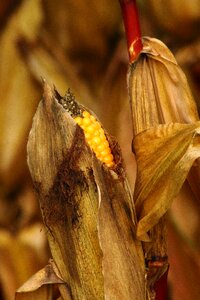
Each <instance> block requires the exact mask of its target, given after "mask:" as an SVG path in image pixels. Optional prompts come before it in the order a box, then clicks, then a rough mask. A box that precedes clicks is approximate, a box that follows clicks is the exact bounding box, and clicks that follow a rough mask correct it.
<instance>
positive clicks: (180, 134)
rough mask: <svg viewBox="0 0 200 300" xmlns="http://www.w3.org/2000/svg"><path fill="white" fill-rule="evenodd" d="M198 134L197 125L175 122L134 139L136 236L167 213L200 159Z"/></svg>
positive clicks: (199, 128) (198, 128)
mask: <svg viewBox="0 0 200 300" xmlns="http://www.w3.org/2000/svg"><path fill="white" fill-rule="evenodd" d="M199 133H200V122H197V123H195V124H190V125H186V124H177V123H176V124H168V125H159V126H158V127H157V128H150V129H148V130H146V131H144V132H142V133H140V134H138V135H137V136H136V137H135V139H134V148H135V152H136V158H137V164H138V174H137V180H136V189H135V195H134V197H135V203H136V210H137V212H138V218H139V222H138V226H137V235H138V236H139V237H141V236H142V235H143V234H145V233H147V232H148V231H149V230H150V229H151V228H152V227H153V226H154V225H155V224H157V223H158V221H159V219H160V218H161V217H162V216H163V215H164V214H165V213H166V211H167V210H168V208H169V207H170V205H171V203H172V200H173V199H174V197H175V196H176V195H177V194H178V192H179V190H180V188H181V186H182V184H183V183H184V181H185V179H186V177H187V174H188V172H189V170H190V168H191V166H192V164H193V163H194V161H195V159H197V158H198V157H199V156H200V137H199ZM152 166H153V170H152Z"/></svg>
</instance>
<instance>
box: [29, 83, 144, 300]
mask: <svg viewBox="0 0 200 300" xmlns="http://www.w3.org/2000/svg"><path fill="white" fill-rule="evenodd" d="M110 142H111V147H113V151H114V152H113V154H114V156H115V159H117V160H118V163H117V164H116V167H115V169H114V170H109V169H108V168H107V167H106V166H105V165H102V163H101V162H100V161H98V159H97V158H96V157H95V155H94V154H93V152H92V151H91V149H90V148H89V146H88V145H87V144H86V141H85V138H84V134H83V131H82V129H81V128H80V127H79V126H78V125H77V124H76V123H75V121H74V120H73V119H72V117H71V116H70V115H69V114H68V113H67V112H66V111H65V110H64V109H63V108H62V106H61V105H60V104H58V102H57V101H56V99H55V94H54V91H53V90H52V89H51V88H50V87H49V86H48V85H47V84H45V85H44V98H43V100H42V101H41V103H40V104H39V107H38V109H37V112H36V115H35V117H34V122H33V127H32V130H31V132H30V136H29V142H28V163H29V168H30V172H31V175H32V178H33V181H34V184H35V188H36V190H37V192H38V196H39V200H40V206H41V210H42V215H43V220H44V223H45V226H46V228H47V233H48V240H49V244H50V248H51V252H52V256H53V259H54V261H55V263H56V265H57V267H58V270H59V272H60V274H61V277H62V279H63V281H64V282H66V283H67V285H68V286H69V288H70V290H71V294H72V298H74V299H81V300H83V299H87V300H89V299H91V300H93V299H104V298H112V299H114V298H116V299H127V300H128V299H133V298H134V299H138V300H139V299H144V298H145V283H144V258H143V254H142V248H141V244H140V242H138V241H136V238H135V225H136V220H135V212H134V208H133V203H132V197H131V193H130V192H129V188H128V184H127V180H126V177H125V174H124V171H123V168H122V165H121V154H120V152H119V149H118V146H117V144H116V142H114V141H110ZM112 144H113V146H112Z"/></svg>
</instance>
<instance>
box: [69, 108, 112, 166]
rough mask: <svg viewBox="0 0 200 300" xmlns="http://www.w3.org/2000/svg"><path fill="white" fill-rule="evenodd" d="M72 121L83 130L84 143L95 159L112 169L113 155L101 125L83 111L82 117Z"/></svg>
mask: <svg viewBox="0 0 200 300" xmlns="http://www.w3.org/2000/svg"><path fill="white" fill-rule="evenodd" d="M74 120H75V121H76V123H77V124H78V125H79V126H80V127H81V128H82V129H83V131H84V135H85V138H86V141H87V143H88V144H89V145H90V147H91V149H92V150H93V151H94V153H95V154H96V157H97V158H98V159H99V160H101V161H102V162H103V163H105V164H106V165H107V166H108V167H112V166H113V165H114V160H113V155H112V153H111V149H110V146H109V143H108V141H107V138H106V135H105V133H104V130H103V128H102V127H101V124H100V123H99V122H98V121H97V120H96V119H95V117H94V116H92V115H91V114H90V113H89V112H88V111H83V113H82V117H76V118H75V119H74Z"/></svg>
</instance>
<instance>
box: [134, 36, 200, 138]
mask: <svg viewBox="0 0 200 300" xmlns="http://www.w3.org/2000/svg"><path fill="white" fill-rule="evenodd" d="M143 43H144V47H143V51H142V54H141V56H140V57H139V59H138V61H137V62H136V63H135V64H133V65H131V66H130V69H129V74H128V84H129V96H130V99H131V109H132V120H133V135H134V136H135V135H136V134H138V133H139V132H141V131H143V130H145V129H148V128H150V127H152V126H156V125H157V124H165V123H171V122H178V123H193V122H196V121H198V119H199V117H198V112H197V109H196V104H195V101H194V99H193V97H192V94H191V91H190V88H189V86H188V83H187V79H186V77H185V75H184V73H183V72H182V70H181V68H180V67H179V66H178V64H177V62H176V60H175V58H174V56H173V55H172V53H171V52H170V50H169V49H168V48H167V47H166V46H165V45H164V44H163V43H162V42H161V41H159V40H157V39H154V38H147V37H145V38H143Z"/></svg>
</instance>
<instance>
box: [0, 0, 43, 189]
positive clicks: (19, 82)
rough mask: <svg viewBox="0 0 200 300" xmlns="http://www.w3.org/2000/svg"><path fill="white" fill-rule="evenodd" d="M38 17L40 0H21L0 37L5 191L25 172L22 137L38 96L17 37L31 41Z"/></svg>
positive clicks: (0, 171) (0, 172)
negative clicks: (22, 0)
mask: <svg viewBox="0 0 200 300" xmlns="http://www.w3.org/2000/svg"><path fill="white" fill-rule="evenodd" d="M42 18H43V15H42V6H41V1H40V0H36V1H35V0H31V1H24V2H23V3H22V4H21V5H20V6H19V8H18V10H16V11H15V12H14V13H13V15H12V17H11V18H10V20H9V22H8V23H7V26H6V28H5V30H4V31H3V32H2V34H1V37H0V43H1V48H0V57H1V60H0V90H1V110H0V135H1V140H0V156H1V160H0V177H1V183H2V184H3V185H4V186H5V188H6V189H8V190H9V188H12V187H13V185H15V184H16V182H18V181H19V180H20V178H21V177H22V175H24V173H25V172H26V171H27V168H26V161H25V159H24V157H25V153H26V150H25V149H26V138H27V135H28V131H29V128H30V125H31V120H32V116H33V114H34V111H35V109H36V106H37V104H38V102H37V99H38V98H39V90H38V89H37V88H36V85H35V82H34V81H33V80H32V77H31V76H30V73H29V71H28V70H27V67H26V65H25V63H24V62H23V60H22V58H21V55H20V53H19V51H18V49H17V40H18V39H19V38H20V37H21V36H23V37H26V39H27V40H29V41H34V39H35V38H36V36H37V33H38V30H39V28H40V26H41V23H42ZM30 95H31V97H30ZM13 170H15V171H14V172H13Z"/></svg>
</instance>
